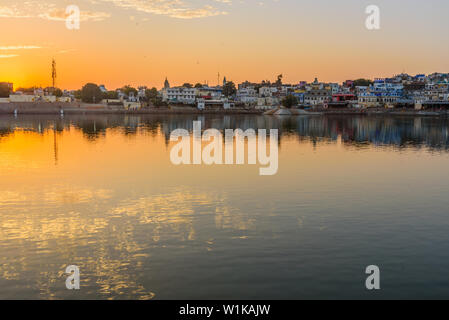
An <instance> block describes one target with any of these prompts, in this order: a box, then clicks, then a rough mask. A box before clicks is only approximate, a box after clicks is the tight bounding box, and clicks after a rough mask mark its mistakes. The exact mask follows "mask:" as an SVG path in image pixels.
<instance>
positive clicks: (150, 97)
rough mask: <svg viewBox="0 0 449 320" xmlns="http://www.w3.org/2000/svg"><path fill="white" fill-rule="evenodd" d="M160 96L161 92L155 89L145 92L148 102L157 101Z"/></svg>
mask: <svg viewBox="0 0 449 320" xmlns="http://www.w3.org/2000/svg"><path fill="white" fill-rule="evenodd" d="M158 95H159V92H158V91H157V89H156V88H154V87H153V88H151V89H147V90H145V97H146V98H147V99H148V101H151V100H154V99H156V98H157V97H158Z"/></svg>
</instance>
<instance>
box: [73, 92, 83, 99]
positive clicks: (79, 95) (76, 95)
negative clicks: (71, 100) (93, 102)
mask: <svg viewBox="0 0 449 320" xmlns="http://www.w3.org/2000/svg"><path fill="white" fill-rule="evenodd" d="M73 95H74V96H75V99H81V90H76V91H75V92H74V93H73Z"/></svg>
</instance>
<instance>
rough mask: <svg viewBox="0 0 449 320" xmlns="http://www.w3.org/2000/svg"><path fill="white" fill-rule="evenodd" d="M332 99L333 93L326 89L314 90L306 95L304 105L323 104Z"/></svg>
mask: <svg viewBox="0 0 449 320" xmlns="http://www.w3.org/2000/svg"><path fill="white" fill-rule="evenodd" d="M331 99H332V91H331V90H326V89H312V90H309V91H307V92H306V93H305V95H304V103H305V104H310V105H317V104H323V103H325V102H329V101H331Z"/></svg>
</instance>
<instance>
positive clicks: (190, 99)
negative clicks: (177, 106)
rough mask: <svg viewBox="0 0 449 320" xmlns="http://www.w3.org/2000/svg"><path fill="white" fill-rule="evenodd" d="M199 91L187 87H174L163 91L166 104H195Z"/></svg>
mask: <svg viewBox="0 0 449 320" xmlns="http://www.w3.org/2000/svg"><path fill="white" fill-rule="evenodd" d="M197 91H198V89H196V88H186V87H173V88H164V89H162V100H163V101H164V102H172V103H184V104H194V103H195V101H196V95H197Z"/></svg>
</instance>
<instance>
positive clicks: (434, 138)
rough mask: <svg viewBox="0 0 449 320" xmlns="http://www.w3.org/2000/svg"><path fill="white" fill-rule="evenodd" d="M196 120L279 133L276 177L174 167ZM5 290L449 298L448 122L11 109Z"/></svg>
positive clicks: (3, 225) (1, 149)
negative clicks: (70, 269)
mask: <svg viewBox="0 0 449 320" xmlns="http://www.w3.org/2000/svg"><path fill="white" fill-rule="evenodd" d="M195 120H200V121H202V127H203V128H217V129H226V128H241V129H247V128H267V129H270V128H277V129H279V134H280V139H279V170H278V173H277V174H276V175H274V176H260V175H259V167H260V166H259V165H241V166H237V165H235V166H219V165H212V166H206V165H200V166H193V165H191V166H175V165H173V164H172V163H171V162H170V157H169V155H170V149H171V147H172V146H173V145H174V144H173V143H172V142H170V141H169V136H170V132H172V131H173V130H174V129H177V128H186V129H189V130H190V129H191V128H192V122H193V121H195ZM68 265H77V266H79V268H80V273H81V289H80V290H67V289H66V287H65V280H66V277H67V275H66V274H65V268H66V266H68ZM368 265H377V266H379V267H380V270H381V290H380V291H377V292H372V291H368V290H366V288H365V279H366V277H367V275H366V274H365V268H366V267H367V266H368ZM0 298H3V299H4V298H6V299H12V298H26V299H48V298H54V299H80V298H86V299H150V298H154V299H241V298H242V299H253V298H254V299H308V298H325V299H332V298H335V299H342V298H362V299H378V298H449V121H448V120H447V119H437V118H412V117H409V118H407V117H404V118H400V117H397V118H392V117H389V118H384V117H320V116H318V117H292V118H276V117H265V116H220V115H218V116H217V115H216V116H196V115H192V116H66V117H64V118H63V119H61V118H60V117H52V116H19V117H18V118H14V117H5V116H2V117H0Z"/></svg>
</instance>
